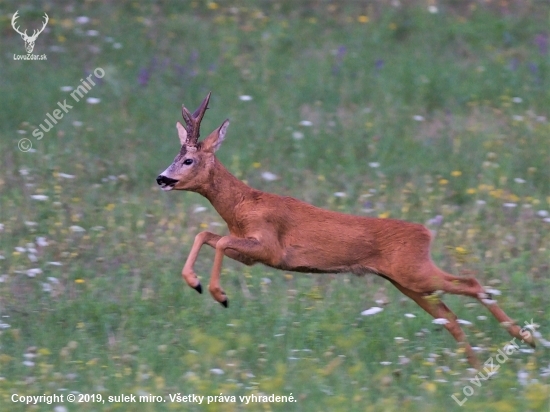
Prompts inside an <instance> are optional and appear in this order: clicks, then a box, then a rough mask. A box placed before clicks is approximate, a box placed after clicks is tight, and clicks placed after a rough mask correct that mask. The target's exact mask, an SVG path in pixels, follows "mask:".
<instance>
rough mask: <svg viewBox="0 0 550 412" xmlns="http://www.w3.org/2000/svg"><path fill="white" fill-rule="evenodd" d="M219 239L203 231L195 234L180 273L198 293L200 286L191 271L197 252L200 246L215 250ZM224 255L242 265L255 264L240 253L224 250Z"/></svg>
mask: <svg viewBox="0 0 550 412" xmlns="http://www.w3.org/2000/svg"><path fill="white" fill-rule="evenodd" d="M220 239H221V236H220V235H216V234H215V233H212V232H207V231H205V232H200V233H199V234H197V236H195V240H194V242H193V246H192V247H191V251H190V252H189V256H188V257H187V260H186V262H185V265H184V266H183V269H182V271H181V275H182V277H183V279H184V280H185V282H186V283H187V284H188V285H189V286H191V287H192V288H193V289H195V290H196V291H197V292H199V293H202V286H201V283H200V281H199V279H198V277H197V274H196V273H195V270H194V269H193V268H194V266H195V262H196V260H197V257H198V256H199V251H200V249H201V247H202V245H205V244H206V245H208V246H210V247H212V248H214V249H215V248H216V244H217V243H218V240H220ZM225 254H226V255H227V256H229V257H230V258H231V259H234V260H236V261H238V262H241V263H244V264H245V265H252V264H254V263H255V262H256V261H255V260H254V259H251V258H249V257H247V256H245V255H242V254H241V253H238V252H237V251H235V250H233V249H226V251H225Z"/></svg>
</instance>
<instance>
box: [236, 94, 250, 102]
mask: <svg viewBox="0 0 550 412" xmlns="http://www.w3.org/2000/svg"><path fill="white" fill-rule="evenodd" d="M239 100H240V101H242V102H249V101H251V100H252V96H249V95H247V94H243V95H242V96H239Z"/></svg>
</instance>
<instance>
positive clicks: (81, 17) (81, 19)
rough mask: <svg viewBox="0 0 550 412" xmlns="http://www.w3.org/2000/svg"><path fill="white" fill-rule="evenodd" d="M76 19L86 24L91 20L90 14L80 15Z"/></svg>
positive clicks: (79, 22)
mask: <svg viewBox="0 0 550 412" xmlns="http://www.w3.org/2000/svg"><path fill="white" fill-rule="evenodd" d="M75 21H76V22H77V23H78V24H86V23H89V22H90V18H89V17H88V16H78V17H77V18H76V19H75Z"/></svg>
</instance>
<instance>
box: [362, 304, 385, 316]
mask: <svg viewBox="0 0 550 412" xmlns="http://www.w3.org/2000/svg"><path fill="white" fill-rule="evenodd" d="M383 310H384V309H382V308H379V307H378V306H373V307H372V308H369V309H367V310H364V311H363V312H361V315H363V316H371V315H376V314H377V313H380V312H382V311H383Z"/></svg>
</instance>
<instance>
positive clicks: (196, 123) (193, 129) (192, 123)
mask: <svg viewBox="0 0 550 412" xmlns="http://www.w3.org/2000/svg"><path fill="white" fill-rule="evenodd" d="M211 94H212V92H209V93H208V94H207V95H206V97H205V98H204V100H203V101H202V103H201V105H200V106H199V107H198V108H197V110H195V112H194V113H193V114H191V112H190V111H189V110H187V108H186V107H185V106H182V107H181V115H182V116H183V120H185V124H186V126H187V127H186V129H187V136H188V142H189V145H193V146H194V145H196V144H197V141H198V140H199V136H200V127H201V121H202V118H203V116H204V113H205V112H206V109H208V102H209V101H210V95H211Z"/></svg>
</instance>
